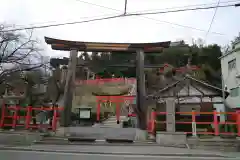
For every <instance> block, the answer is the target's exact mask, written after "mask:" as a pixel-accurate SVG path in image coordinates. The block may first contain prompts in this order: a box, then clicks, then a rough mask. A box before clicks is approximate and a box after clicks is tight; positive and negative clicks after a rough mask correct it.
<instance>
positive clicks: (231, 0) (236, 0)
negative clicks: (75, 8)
mask: <svg viewBox="0 0 240 160" xmlns="http://www.w3.org/2000/svg"><path fill="white" fill-rule="evenodd" d="M75 1H77V2H80V3H84V4H89V5H92V6H96V7H100V8H105V9H108V10H112V11H121V10H118V9H114V8H110V7H106V6H103V5H99V4H95V3H90V2H86V1H82V0H75ZM234 2H239V0H230V1H224V2H220V3H221V4H226V3H234ZM214 4H216V3H203V4H197V5H185V6H180V7H170V8H164V9H161V10H166V9H176V8H186V7H197V6H206V5H214ZM125 5H126V2H125ZM144 11H151V10H144ZM141 17H142V18H145V19H149V20H152V21H157V22H163V23H167V24H170V25H175V26H178V27H183V28H188V29H193V30H197V31H201V32H207V30H204V29H200V28H195V27H191V26H186V25H181V24H177V23H172V22H168V21H163V20H159V19H155V18H150V17H146V16H141ZM210 33H212V34H217V35H225V34H223V33H218V32H210Z"/></svg>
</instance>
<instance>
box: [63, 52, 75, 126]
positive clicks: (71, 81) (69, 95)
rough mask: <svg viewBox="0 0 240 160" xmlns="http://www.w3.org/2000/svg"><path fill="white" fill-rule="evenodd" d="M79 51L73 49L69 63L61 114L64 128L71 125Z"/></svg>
mask: <svg viewBox="0 0 240 160" xmlns="http://www.w3.org/2000/svg"><path fill="white" fill-rule="evenodd" d="M77 55H78V50H77V49H71V51H70V57H69V62H68V71H67V78H66V84H65V87H64V95H63V107H64V111H63V112H62V114H61V118H60V125H61V126H63V127H68V126H69V125H70V124H71V110H72V100H73V94H74V88H75V75H76V65H77Z"/></svg>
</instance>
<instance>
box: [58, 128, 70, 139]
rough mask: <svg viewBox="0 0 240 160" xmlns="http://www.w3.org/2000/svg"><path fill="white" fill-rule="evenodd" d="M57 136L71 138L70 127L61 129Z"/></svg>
mask: <svg viewBox="0 0 240 160" xmlns="http://www.w3.org/2000/svg"><path fill="white" fill-rule="evenodd" d="M55 135H56V136H60V137H69V136H70V134H69V127H59V128H58V129H57V131H56V134H55Z"/></svg>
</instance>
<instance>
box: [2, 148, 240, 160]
mask: <svg viewBox="0 0 240 160" xmlns="http://www.w3.org/2000/svg"><path fill="white" fill-rule="evenodd" d="M0 156H1V159H3V160H5V159H6V160H7V159H12V160H26V159H34V160H43V159H44V160H53V159H57V160H67V159H69V160H70V159H71V160H79V159H88V160H112V159H114V160H156V159H158V160H203V159H206V160H207V159H209V160H210V159H211V160H231V159H232V160H237V159H239V158H220V157H206V156H202V157H187V156H154V155H145V156H144V155H127V154H124V155H118V154H82V153H64V152H39V151H16V150H8V151H6V150H0Z"/></svg>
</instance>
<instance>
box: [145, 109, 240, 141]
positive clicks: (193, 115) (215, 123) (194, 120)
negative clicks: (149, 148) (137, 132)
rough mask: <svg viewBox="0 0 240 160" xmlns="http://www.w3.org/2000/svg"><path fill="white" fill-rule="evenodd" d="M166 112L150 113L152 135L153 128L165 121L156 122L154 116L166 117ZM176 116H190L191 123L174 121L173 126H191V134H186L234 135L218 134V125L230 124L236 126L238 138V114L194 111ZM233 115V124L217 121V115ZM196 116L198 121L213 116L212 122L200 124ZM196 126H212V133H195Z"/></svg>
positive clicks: (239, 122) (239, 126)
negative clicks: (204, 116) (206, 116)
mask: <svg viewBox="0 0 240 160" xmlns="http://www.w3.org/2000/svg"><path fill="white" fill-rule="evenodd" d="M166 114H167V112H152V114H151V118H150V122H149V125H148V128H149V132H150V133H152V134H155V128H156V125H158V124H166V121H157V120H156V116H157V115H166ZM176 114H179V115H191V121H190V122H189V121H176V122H175V124H176V125H177V124H191V125H192V131H191V132H185V133H187V134H193V135H196V134H205V135H215V136H219V135H220V134H221V135H234V134H235V133H232V132H220V130H219V125H224V124H232V125H236V128H237V133H236V135H237V136H240V112H239V111H237V112H217V111H213V112H196V111H192V112H176ZM221 114H224V115H234V116H236V120H235V121H234V122H227V121H225V122H219V120H218V115H221ZM196 115H200V116H199V117H200V119H201V115H211V116H213V121H211V122H201V121H197V116H196ZM202 118H203V117H202ZM198 124H209V125H213V126H214V127H213V128H214V131H213V132H197V125H198Z"/></svg>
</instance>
